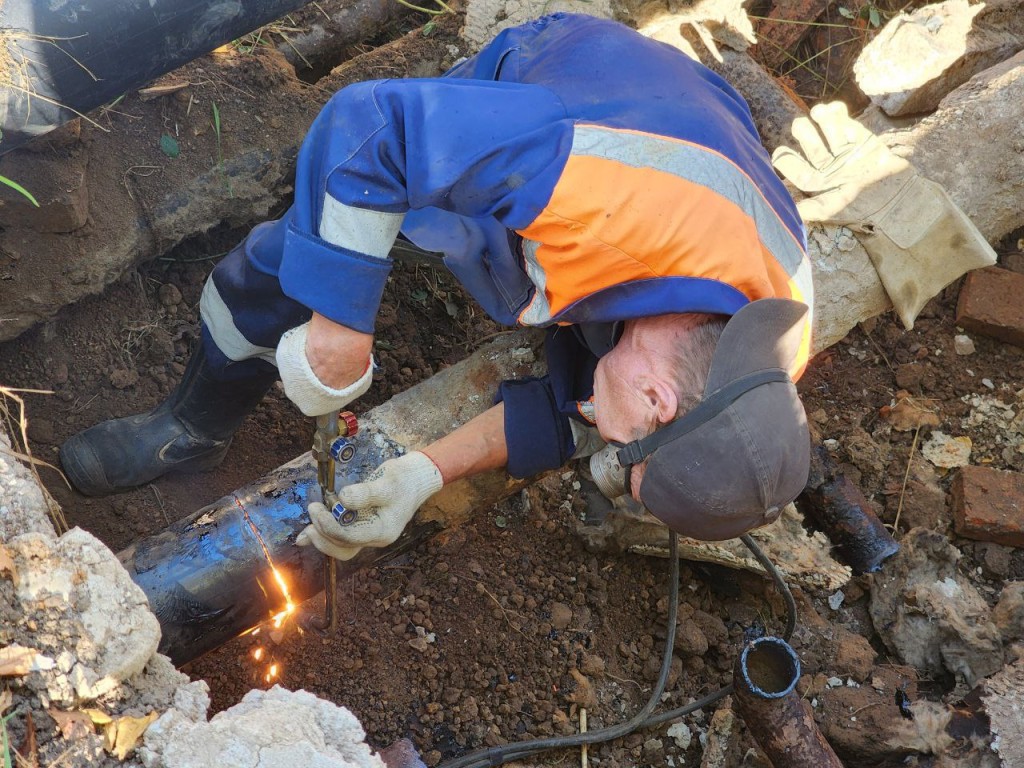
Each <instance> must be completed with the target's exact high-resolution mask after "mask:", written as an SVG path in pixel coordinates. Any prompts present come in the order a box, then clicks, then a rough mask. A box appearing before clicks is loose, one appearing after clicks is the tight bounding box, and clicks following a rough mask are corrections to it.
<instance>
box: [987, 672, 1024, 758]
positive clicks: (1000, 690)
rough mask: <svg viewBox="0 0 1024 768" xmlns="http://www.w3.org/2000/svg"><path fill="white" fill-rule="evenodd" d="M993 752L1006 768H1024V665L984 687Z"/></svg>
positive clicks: (1001, 673) (999, 675)
mask: <svg viewBox="0 0 1024 768" xmlns="http://www.w3.org/2000/svg"><path fill="white" fill-rule="evenodd" d="M982 688H983V693H982V701H983V702H984V705H985V711H986V712H987V713H988V717H989V721H990V725H989V730H990V731H991V733H992V749H993V750H994V751H996V752H998V753H999V757H1000V758H1002V764H1003V765H1004V766H1007V768H1009V766H1014V765H1024V739H1022V738H1021V734H1024V661H1021V660H1018V661H1017V662H1015V663H1014V664H1010V665H1007V667H1006V668H1005V669H1003V670H1002V671H1001V672H999V674H997V675H993V676H992V677H990V678H989V679H988V680H986V681H985V683H984V685H983V686H982Z"/></svg>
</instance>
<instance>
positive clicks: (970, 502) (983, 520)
mask: <svg viewBox="0 0 1024 768" xmlns="http://www.w3.org/2000/svg"><path fill="white" fill-rule="evenodd" d="M951 490H952V497H953V527H954V529H955V530H956V532H957V533H958V534H960V535H961V536H963V537H965V538H968V539H976V540H978V541H990V542H994V543H996V544H1005V545H1006V546H1010V547H1024V475H1022V474H1021V473H1019V472H1006V471H1003V470H999V469H992V468H990V467H962V468H961V469H960V471H959V472H958V473H957V475H956V477H954V478H953V485H952V489H951Z"/></svg>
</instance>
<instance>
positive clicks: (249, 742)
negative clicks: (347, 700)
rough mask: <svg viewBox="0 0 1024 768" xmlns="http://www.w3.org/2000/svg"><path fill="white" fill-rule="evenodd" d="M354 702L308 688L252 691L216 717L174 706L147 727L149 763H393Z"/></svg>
mask: <svg viewBox="0 0 1024 768" xmlns="http://www.w3.org/2000/svg"><path fill="white" fill-rule="evenodd" d="M365 738H366V734H365V733H364V732H363V728H362V726H361V725H360V724H359V721H358V720H357V719H356V718H355V716H354V715H353V714H352V713H351V712H349V711H348V710H347V709H344V708H342V707H339V706H337V705H335V704H332V703H330V702H328V701H324V700H322V699H318V698H317V697H316V696H314V695H313V694H312V693H309V692H308V691H301V690H300V691H288V690H285V689H284V688H281V687H280V686H277V685H275V686H274V687H273V688H271V689H270V690H267V691H249V693H247V694H246V695H245V696H244V697H243V698H242V700H241V701H240V702H239V703H238V704H236V705H235V706H233V707H231V708H230V709H227V710H225V711H223V712H221V713H219V714H217V715H214V717H213V718H211V719H210V720H209V721H205V720H201V719H199V720H197V719H194V718H192V717H190V716H188V715H187V714H185V713H183V712H181V711H179V710H176V709H172V710H170V711H169V712H165V713H164V714H163V715H161V716H160V718H159V719H158V720H157V721H156V722H155V723H153V725H151V726H150V727H149V729H148V730H147V731H146V734H145V737H144V743H143V746H142V747H141V748H140V749H139V758H140V759H141V760H142V764H143V765H144V766H146V768H220V766H224V765H245V766H248V767H249V768H295V766H299V765H301V766H309V767H310V768H328V766H334V768H386V766H385V764H384V761H383V760H382V759H381V758H380V757H379V756H378V755H376V754H374V753H373V752H372V751H371V750H370V747H369V746H368V745H367V744H366V743H365Z"/></svg>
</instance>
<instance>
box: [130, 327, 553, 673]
mask: <svg viewBox="0 0 1024 768" xmlns="http://www.w3.org/2000/svg"><path fill="white" fill-rule="evenodd" d="M539 342H540V337H539V336H538V335H536V334H533V333H529V332H516V333H510V334H509V335H508V336H505V337H503V338H499V339H498V340H496V341H494V342H492V343H491V344H489V345H487V346H485V347H483V348H482V349H480V350H479V351H477V352H475V353H474V354H473V355H471V356H470V357H469V358H467V359H466V360H464V361H462V362H461V363H458V364H457V365H454V366H452V367H451V368H447V369H445V370H444V371H442V372H441V373H438V374H437V375H435V376H433V377H431V378H430V379H428V380H426V381H424V382H421V383H420V384H417V385H416V386H414V387H412V388H411V389H409V390H407V391H406V392H403V393H402V394H400V395H397V396H395V397H394V398H392V399H391V400H389V401H388V402H387V403H384V404H382V405H380V406H378V407H376V408H374V409H373V410H371V411H370V412H369V413H368V414H365V415H364V416H362V417H361V420H360V421H361V428H360V431H359V434H358V435H357V436H356V437H355V438H354V440H353V443H354V445H355V447H356V452H355V458H354V459H353V460H352V461H351V462H349V463H348V464H339V465H337V468H336V476H335V482H336V485H337V487H341V486H344V485H346V484H349V483H352V482H356V481H358V480H360V479H362V478H364V477H366V476H367V475H368V474H369V473H370V472H372V471H373V470H374V469H375V468H376V467H377V466H378V465H379V464H380V463H381V462H382V461H385V460H386V459H389V458H391V457H393V456H397V455H399V454H401V453H404V452H405V451H406V450H415V449H417V448H422V447H423V446H425V445H427V444H429V443H430V442H432V441H434V440H436V439H437V438H439V437H441V436H442V435H444V434H447V433H448V432H450V431H451V430H452V429H454V428H455V427H457V426H459V425H460V424H464V423H465V422H467V421H469V419H471V418H472V417H473V416H476V415H477V414H478V413H482V412H483V411H485V410H487V408H489V407H490V405H491V404H492V402H493V396H494V393H495V391H496V389H497V385H498V383H499V382H500V381H501V380H503V379H508V378H518V377H522V376H528V375H537V374H539V373H541V372H542V370H541V369H542V366H541V364H540V363H539V362H538V361H537V349H538V347H539ZM310 439H311V440H312V427H311V429H310ZM523 485H524V482H523V481H515V480H512V479H510V478H509V477H508V476H507V475H506V474H505V473H504V472H491V473H486V474H483V475H480V476H477V477H474V478H470V479H467V480H463V481H460V482H458V483H453V484H452V485H450V486H448V487H446V488H445V489H444V490H443V491H441V492H440V493H438V494H436V495H435V496H434V497H432V498H431V499H430V500H428V502H427V503H426V504H425V505H424V506H423V508H421V509H420V511H419V513H417V515H416V517H415V518H414V519H413V521H412V523H410V525H409V526H408V527H407V528H406V531H405V533H403V535H402V536H401V538H399V539H398V541H396V542H395V543H394V544H393V545H391V547H388V548H385V549H383V550H380V549H369V548H367V549H364V550H363V551H362V552H360V553H359V555H358V556H357V557H356V558H354V559H353V560H350V561H348V562H345V563H338V564H337V566H338V567H337V570H338V574H339V575H340V576H344V575H346V574H349V573H352V572H353V571H355V570H356V569H358V568H360V567H364V566H366V565H367V564H369V563H370V562H373V561H375V560H378V559H385V558H388V557H391V556H393V555H395V554H396V553H398V552H400V551H402V550H403V549H405V548H407V547H409V546H412V545H413V544H415V543H416V542H417V541H419V540H420V539H422V538H423V537H425V536H429V535H430V534H431V533H433V532H434V531H437V530H439V529H441V528H447V527H452V526H457V525H459V524H461V523H462V522H464V521H465V520H466V519H467V518H468V517H469V515H470V514H471V512H472V511H473V509H475V508H477V507H480V506H484V505H488V504H493V503H495V502H497V501H499V500H501V499H502V498H505V497H506V496H508V495H510V494H512V493H514V492H515V491H517V490H519V489H520V488H521V487H522V486H523ZM319 500H320V487H319V483H318V481H317V467H316V463H315V462H314V461H313V459H312V456H311V455H310V454H308V453H307V454H304V455H303V456H300V457H298V458H297V459H295V460H293V461H291V462H289V463H287V464H285V465H283V466H281V467H279V468H278V469H276V470H274V471H273V472H271V473H269V474H268V475H266V476H265V477H262V478H260V479H258V480H256V481H255V482H253V483H251V484H250V485H247V486H245V487H243V488H240V489H238V490H237V491H235V492H234V493H232V494H230V495H228V496H225V497H224V498H222V499H219V500H218V501H216V502H214V503H213V504H210V505H209V506H206V507H204V508H202V509H200V510H199V511H197V512H195V513H194V514H192V515H190V516H189V517H187V518H185V519H183V520H181V521H179V522H177V523H174V524H173V525H171V526H169V527H168V528H166V529H164V530H163V531H161V532H160V533H157V534H156V535H153V536H149V537H147V538H144V539H141V540H140V541H137V542H135V543H134V544H132V545H131V546H130V547H128V548H127V549H125V550H124V551H122V552H120V553H119V554H118V558H119V559H120V561H121V563H122V564H123V565H124V567H125V568H126V569H127V570H128V573H129V574H130V575H131V577H132V579H133V580H134V581H135V583H137V584H138V585H139V586H140V587H142V589H143V591H145V593H146V596H147V597H148V599H149V603H150V606H151V608H152V610H153V613H154V614H155V615H156V617H157V619H158V620H159V622H160V628H161V630H162V636H161V640H160V647H159V650H160V652H161V653H164V654H166V655H167V656H169V657H170V658H171V660H172V661H173V662H174V663H175V664H183V663H185V662H188V661H191V660H193V659H196V658H198V657H199V656H201V655H202V654H204V653H206V652H208V651H211V650H213V649H214V648H217V647H218V646H220V645H222V644H223V643H225V642H227V641H228V640H230V639H232V638H234V637H236V636H238V635H240V634H243V633H245V632H246V631H248V630H250V629H252V628H254V627H256V626H259V625H260V624H261V623H263V622H265V621H267V620H268V619H269V618H270V617H271V616H273V615H274V614H276V613H278V612H279V611H281V610H282V609H283V608H284V607H285V605H286V597H285V595H284V594H283V592H282V589H281V587H280V586H279V584H278V582H277V580H276V578H275V576H274V574H273V572H272V569H271V565H270V564H271V562H273V564H274V566H275V567H276V568H277V570H278V571H279V572H280V574H281V575H282V576H283V578H284V581H285V583H286V584H287V588H288V592H289V595H290V598H291V601H292V602H293V603H295V604H296V605H297V604H299V603H300V602H302V601H304V600H307V599H309V598H311V597H313V596H315V595H316V594H318V593H319V592H321V591H322V590H323V588H324V581H323V578H324V558H323V556H322V555H321V554H320V553H319V552H317V551H316V550H315V549H313V548H312V547H298V546H296V545H295V537H296V536H297V535H298V534H299V532H300V531H301V530H302V529H303V528H304V527H305V526H306V525H307V524H308V523H309V516H308V514H307V512H306V506H307V504H308V503H309V502H311V501H319Z"/></svg>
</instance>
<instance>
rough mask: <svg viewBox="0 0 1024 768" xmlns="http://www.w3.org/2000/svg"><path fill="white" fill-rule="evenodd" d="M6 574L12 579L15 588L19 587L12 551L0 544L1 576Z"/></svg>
mask: <svg viewBox="0 0 1024 768" xmlns="http://www.w3.org/2000/svg"><path fill="white" fill-rule="evenodd" d="M4 574H7V575H8V576H10V577H11V581H12V582H14V586H18V571H17V570H15V568H14V558H13V557H12V556H11V553H10V550H8V549H7V547H5V546H4V545H2V544H0V576H3V575H4Z"/></svg>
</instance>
